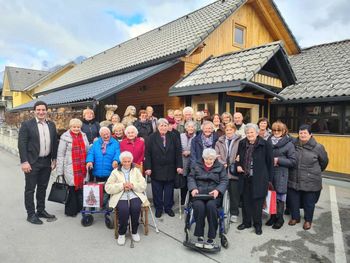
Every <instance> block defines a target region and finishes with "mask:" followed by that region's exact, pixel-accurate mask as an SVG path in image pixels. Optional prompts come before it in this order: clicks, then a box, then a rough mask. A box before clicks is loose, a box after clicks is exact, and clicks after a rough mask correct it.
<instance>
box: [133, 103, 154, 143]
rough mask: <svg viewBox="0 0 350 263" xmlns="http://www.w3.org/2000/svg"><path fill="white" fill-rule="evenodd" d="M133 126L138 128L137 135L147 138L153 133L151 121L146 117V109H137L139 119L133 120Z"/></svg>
mask: <svg viewBox="0 0 350 263" xmlns="http://www.w3.org/2000/svg"><path fill="white" fill-rule="evenodd" d="M134 126H135V127H136V129H137V130H138V136H139V137H142V138H143V139H145V140H146V139H147V138H148V136H150V135H151V134H152V133H153V128H152V123H151V121H149V120H148V119H147V111H145V110H140V111H139V119H138V120H137V121H135V122H134Z"/></svg>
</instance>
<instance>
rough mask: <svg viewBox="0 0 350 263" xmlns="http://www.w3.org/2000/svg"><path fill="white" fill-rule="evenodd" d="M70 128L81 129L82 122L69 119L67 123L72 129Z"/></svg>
mask: <svg viewBox="0 0 350 263" xmlns="http://www.w3.org/2000/svg"><path fill="white" fill-rule="evenodd" d="M72 126H80V128H81V126H83V122H82V121H81V120H79V119H71V120H70V121H69V128H72Z"/></svg>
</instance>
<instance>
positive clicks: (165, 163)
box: [144, 131, 182, 181]
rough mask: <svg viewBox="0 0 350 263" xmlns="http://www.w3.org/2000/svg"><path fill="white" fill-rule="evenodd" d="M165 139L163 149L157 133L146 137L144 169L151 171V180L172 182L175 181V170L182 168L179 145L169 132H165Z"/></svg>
mask: <svg viewBox="0 0 350 263" xmlns="http://www.w3.org/2000/svg"><path fill="white" fill-rule="evenodd" d="M165 138H166V147H165V148H164V146H163V140H162V138H161V136H160V133H159V131H157V132H155V133H152V134H151V135H150V136H149V137H148V140H147V141H146V152H145V164H144V168H145V170H152V174H151V178H152V179H155V180H159V181H172V180H174V179H175V176H176V169H177V168H182V155H181V144H180V141H179V140H178V139H176V137H175V136H174V135H173V134H172V133H171V132H167V133H166V135H165Z"/></svg>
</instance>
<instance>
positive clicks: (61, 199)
mask: <svg viewBox="0 0 350 263" xmlns="http://www.w3.org/2000/svg"><path fill="white" fill-rule="evenodd" d="M60 177H62V183H60ZM68 195H69V185H68V184H67V183H66V180H65V179H64V176H63V175H58V176H57V178H56V182H54V183H53V184H52V186H51V190H50V194H49V197H48V199H47V200H48V201H51V202H56V203H60V204H65V203H66V202H67V200H68Z"/></svg>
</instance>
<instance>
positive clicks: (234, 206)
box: [227, 179, 241, 216]
mask: <svg viewBox="0 0 350 263" xmlns="http://www.w3.org/2000/svg"><path fill="white" fill-rule="evenodd" d="M227 190H228V194H229V196H230V214H231V215H233V216H238V215H239V209H238V207H239V201H240V196H241V195H240V193H239V189H238V180H234V179H230V180H229V184H228V187H227Z"/></svg>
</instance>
